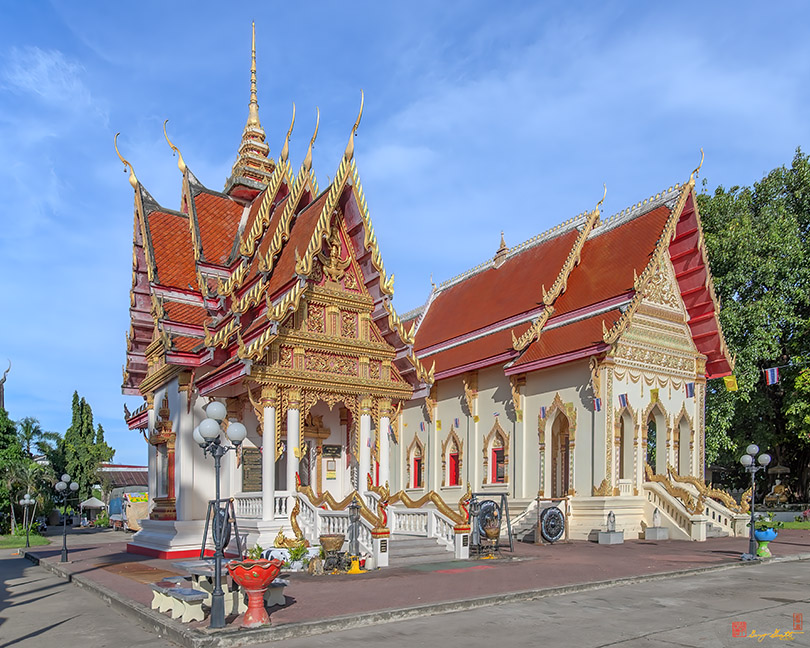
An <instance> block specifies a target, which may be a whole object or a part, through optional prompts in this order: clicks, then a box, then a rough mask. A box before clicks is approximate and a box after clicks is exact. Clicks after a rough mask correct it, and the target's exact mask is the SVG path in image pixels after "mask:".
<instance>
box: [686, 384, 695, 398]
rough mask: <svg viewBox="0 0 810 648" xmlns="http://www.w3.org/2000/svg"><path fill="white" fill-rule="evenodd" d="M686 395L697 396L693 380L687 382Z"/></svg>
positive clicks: (689, 396)
mask: <svg viewBox="0 0 810 648" xmlns="http://www.w3.org/2000/svg"><path fill="white" fill-rule="evenodd" d="M686 397H687V398H694V397H695V383H693V382H688V383H686Z"/></svg>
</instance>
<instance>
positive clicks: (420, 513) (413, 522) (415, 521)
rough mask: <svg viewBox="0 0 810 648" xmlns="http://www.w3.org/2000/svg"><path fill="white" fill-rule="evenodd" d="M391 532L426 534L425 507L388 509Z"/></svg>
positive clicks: (426, 519) (426, 514)
mask: <svg viewBox="0 0 810 648" xmlns="http://www.w3.org/2000/svg"><path fill="white" fill-rule="evenodd" d="M388 511H389V512H388V518H389V522H390V528H391V533H407V534H410V535H421V536H427V535H428V511H427V509H407V508H397V509H394V510H391V509H390V508H389V510H388Z"/></svg>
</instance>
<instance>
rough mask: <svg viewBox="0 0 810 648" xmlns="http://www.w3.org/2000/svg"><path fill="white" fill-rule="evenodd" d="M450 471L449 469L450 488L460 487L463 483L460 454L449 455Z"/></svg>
mask: <svg viewBox="0 0 810 648" xmlns="http://www.w3.org/2000/svg"><path fill="white" fill-rule="evenodd" d="M447 458H448V462H447V463H448V466H447V467H448V469H449V472H450V474H449V483H448V486H458V485H459V484H460V483H461V482H460V480H459V474H458V473H459V463H458V452H451V453H450V454H449V455H448V457H447Z"/></svg>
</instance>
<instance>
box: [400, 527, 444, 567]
mask: <svg viewBox="0 0 810 648" xmlns="http://www.w3.org/2000/svg"><path fill="white" fill-rule="evenodd" d="M449 560H455V558H454V557H453V552H452V551H448V550H447V549H445V548H444V547H442V546H441V545H439V543H438V542H436V539H435V538H426V537H424V536H412V535H404V534H392V535H391V537H390V538H389V542H388V566H389V567H405V566H407V565H422V564H425V563H434V562H446V561H449Z"/></svg>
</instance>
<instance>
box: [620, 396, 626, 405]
mask: <svg viewBox="0 0 810 648" xmlns="http://www.w3.org/2000/svg"><path fill="white" fill-rule="evenodd" d="M619 407H627V394H619Z"/></svg>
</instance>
